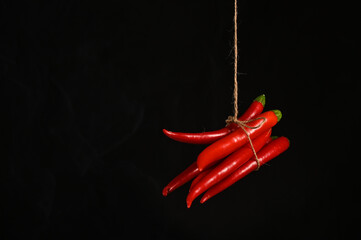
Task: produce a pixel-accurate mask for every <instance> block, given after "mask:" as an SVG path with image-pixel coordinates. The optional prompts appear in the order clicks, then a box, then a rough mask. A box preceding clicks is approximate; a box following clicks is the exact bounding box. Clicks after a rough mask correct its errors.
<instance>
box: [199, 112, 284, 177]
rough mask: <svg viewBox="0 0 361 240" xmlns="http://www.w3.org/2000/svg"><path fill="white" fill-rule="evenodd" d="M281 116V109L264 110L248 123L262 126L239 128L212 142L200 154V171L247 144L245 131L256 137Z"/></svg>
mask: <svg viewBox="0 0 361 240" xmlns="http://www.w3.org/2000/svg"><path fill="white" fill-rule="evenodd" d="M281 117H282V114H281V111H279V110H272V111H268V112H264V113H262V114H260V115H258V117H257V118H260V119H256V120H255V121H252V122H249V123H248V124H247V125H248V126H249V127H256V126H258V125H259V124H261V123H262V122H263V124H261V126H259V127H257V128H246V127H245V128H244V130H243V129H242V128H239V129H237V130H236V131H234V132H233V133H231V134H229V135H227V136H225V137H223V138H222V139H220V140H218V141H217V142H214V143H212V144H211V145H209V146H208V147H207V148H205V149H204V150H203V151H202V152H201V153H200V154H199V155H198V158H197V165H198V169H199V171H203V170H204V169H205V168H206V167H208V166H209V165H211V164H213V162H215V161H217V160H219V159H222V158H224V157H226V156H228V155H229V154H231V153H232V152H234V151H236V150H237V149H239V148H240V147H242V146H243V145H244V144H246V143H247V142H248V141H249V140H248V137H247V134H246V133H245V131H246V132H247V133H248V135H249V137H250V138H251V139H254V138H255V137H257V136H259V135H260V134H261V133H262V132H264V131H266V130H268V129H270V128H271V127H273V126H274V125H276V123H277V122H278V121H279V120H280V119H281Z"/></svg>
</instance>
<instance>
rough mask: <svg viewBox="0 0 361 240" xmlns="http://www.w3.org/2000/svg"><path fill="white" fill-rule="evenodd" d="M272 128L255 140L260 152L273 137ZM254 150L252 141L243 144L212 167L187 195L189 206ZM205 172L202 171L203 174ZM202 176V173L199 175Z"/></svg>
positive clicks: (238, 165) (247, 157) (243, 161)
mask: <svg viewBox="0 0 361 240" xmlns="http://www.w3.org/2000/svg"><path fill="white" fill-rule="evenodd" d="M271 131H272V130H271V128H270V129H269V130H268V131H264V132H263V133H262V134H261V135H259V136H258V137H256V138H255V139H254V140H253V147H254V150H255V151H256V152H258V151H259V150H260V149H261V148H262V147H263V146H264V145H265V144H266V142H267V141H268V140H269V139H271ZM252 156H253V151H252V148H251V145H250V143H248V144H247V145H245V146H243V147H242V148H240V149H239V150H237V151H236V152H234V153H232V154H231V155H229V156H228V157H227V158H226V159H225V160H223V161H222V162H221V163H220V164H218V165H217V166H216V167H215V168H213V169H212V171H211V172H210V173H208V174H207V175H206V176H204V177H203V178H202V179H201V180H200V181H199V182H198V183H197V184H196V185H195V186H194V187H193V188H192V189H191V190H190V192H189V194H188V196H187V207H188V208H189V207H190V206H191V204H192V202H193V200H194V199H195V198H197V197H198V196H199V195H201V194H202V193H203V192H205V191H206V190H207V189H209V188H210V187H212V186H213V185H215V184H217V183H218V182H220V181H222V180H223V179H224V178H226V177H227V176H229V175H230V174H231V173H233V172H234V171H235V170H236V169H237V168H239V167H240V166H242V165H243V164H244V163H245V162H247V161H248V160H249V159H251V158H252ZM202 173H203V172H201V174H202ZM198 176H200V175H198Z"/></svg>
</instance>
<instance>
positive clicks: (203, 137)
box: [163, 94, 266, 144]
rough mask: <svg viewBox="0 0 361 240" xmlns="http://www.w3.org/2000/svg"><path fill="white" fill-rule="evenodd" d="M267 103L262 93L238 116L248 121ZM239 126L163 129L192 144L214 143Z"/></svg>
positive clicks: (241, 119) (167, 133) (175, 137)
mask: <svg viewBox="0 0 361 240" xmlns="http://www.w3.org/2000/svg"><path fill="white" fill-rule="evenodd" d="M265 103H266V97H265V95H264V94H263V95H260V96H258V97H257V98H255V99H254V100H253V102H252V104H251V105H250V106H249V107H248V109H247V110H246V111H245V112H244V114H243V115H242V116H241V117H240V118H238V120H240V121H247V120H250V119H252V118H254V117H255V116H257V115H258V114H260V113H261V112H262V111H263V108H264V105H265ZM237 128H238V125H237V124H235V123H232V124H230V125H228V126H227V127H225V128H222V129H219V130H216V131H211V132H203V133H181V132H171V131H168V130H166V129H163V133H164V134H165V135H167V136H168V137H169V138H171V139H173V140H176V141H178V142H184V143H191V144H209V143H213V142H215V141H217V140H219V139H221V138H222V137H224V136H226V135H228V134H229V133H231V132H233V131H234V130H236V129H237Z"/></svg>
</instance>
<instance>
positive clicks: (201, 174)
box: [189, 168, 212, 191]
mask: <svg viewBox="0 0 361 240" xmlns="http://www.w3.org/2000/svg"><path fill="white" fill-rule="evenodd" d="M210 171H212V168H209V169H207V170H204V171H203V172H201V173H199V174H198V176H197V177H196V178H195V179H193V181H192V183H191V186H190V187H189V191H191V190H192V188H193V187H194V186H195V185H196V184H197V183H198V182H199V181H200V180H201V179H202V178H203V177H204V176H206V175H207V174H208V173H209V172H210Z"/></svg>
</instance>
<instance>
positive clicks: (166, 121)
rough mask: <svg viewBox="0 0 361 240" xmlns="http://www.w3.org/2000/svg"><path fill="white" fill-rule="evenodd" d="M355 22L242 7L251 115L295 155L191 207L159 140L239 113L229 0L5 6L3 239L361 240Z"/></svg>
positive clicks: (297, 6)
mask: <svg viewBox="0 0 361 240" xmlns="http://www.w3.org/2000/svg"><path fill="white" fill-rule="evenodd" d="M291 2H292V3H291ZM356 9H357V8H355V7H353V6H348V5H346V4H343V5H341V4H334V5H332V4H330V3H328V4H327V5H322V4H316V3H307V2H305V1H277V2H274V1H261V2H259V1H239V24H238V35H239V43H238V44H239V45H238V46H239V65H238V66H239V72H240V74H239V109H240V112H242V111H244V110H245V109H246V108H247V107H248V105H249V104H250V103H251V101H252V100H253V99H254V98H255V97H257V96H258V95H260V94H263V93H264V94H266V108H265V109H266V110H271V109H280V110H281V111H282V113H283V118H282V120H281V122H280V123H279V124H278V125H277V126H276V127H275V128H274V131H273V133H274V135H279V136H282V135H284V136H287V137H288V138H289V139H290V141H291V147H290V149H288V151H287V152H285V153H284V154H282V155H280V156H279V157H278V158H277V159H275V160H273V161H271V162H270V164H269V166H264V167H262V169H261V170H260V171H258V172H254V173H252V174H251V175H250V176H248V177H246V178H244V179H243V180H242V181H241V182H239V183H237V184H236V185H234V186H232V187H231V188H230V189H228V190H227V191H225V192H224V193H222V194H220V195H219V196H216V197H214V198H213V199H211V200H209V201H208V202H207V203H205V204H203V205H201V204H199V202H198V201H196V202H194V204H193V205H192V207H191V208H190V209H187V207H186V203H185V199H186V194H187V191H188V186H189V185H187V186H183V187H182V188H180V189H178V190H176V191H175V192H174V193H172V194H170V195H169V196H168V197H166V198H165V197H163V196H162V194H161V191H162V188H163V187H164V186H165V185H166V184H167V183H168V182H169V181H170V180H171V179H172V178H173V177H174V176H176V175H177V174H178V173H179V172H180V171H182V170H183V169H184V168H185V167H187V166H188V165H189V164H190V163H192V162H193V161H195V159H196V157H197V154H198V153H199V152H200V151H201V150H202V149H203V148H204V146H194V145H187V144H182V143H177V142H174V141H172V140H170V139H168V138H167V137H165V136H164V135H163V133H162V129H163V128H166V129H169V130H174V131H188V132H197V131H207V130H215V129H218V128H221V127H223V126H224V120H225V119H226V118H227V116H228V115H231V114H233V105H232V104H233V103H232V101H233V100H232V93H233V60H234V59H233V52H232V45H233V22H232V21H233V1H191V2H184V1H181V2H179V1H178V2H177V1H176V2H174V1H130V0H128V1H73V0H67V1H24V2H16V1H10V0H5V1H4V0H3V1H1V5H0V20H1V21H0V27H1V36H0V38H1V40H0V44H1V45H0V63H1V65H0V66H1V70H0V74H1V75H0V77H1V95H2V98H3V101H2V105H3V107H2V114H1V116H2V118H3V119H5V120H7V122H8V123H6V124H3V125H2V129H3V130H4V131H3V134H2V136H3V138H4V139H5V145H3V146H5V148H4V150H3V155H2V157H1V166H0V168H1V173H2V174H1V175H2V178H1V179H2V180H1V185H2V193H1V198H2V201H4V203H3V204H2V208H3V209H2V214H1V215H2V218H4V220H5V222H6V224H5V225H3V230H1V239H25V238H26V239H93V238H94V239H122V238H125V239H135V237H142V238H143V239H261V238H263V239H264V238H267V239H268V238H270V239H320V238H322V239H344V238H346V236H353V238H354V239H356V238H360V237H361V234H360V232H359V231H358V226H359V224H360V206H359V205H360V204H359V203H360V199H359V198H357V197H356V194H357V192H359V189H360V184H359V177H358V176H359V173H358V172H359V168H358V167H357V166H358V162H359V160H360V159H359V156H357V154H356V151H357V150H358V149H357V148H358V144H359V143H360V141H359V133H358V132H359V122H360V121H359V118H358V114H359V113H358V112H359V107H357V106H358V104H357V103H358V100H359V90H360V89H359V87H360V78H359V73H358V72H357V71H356V67H357V66H359V64H358V61H355V58H356V57H358V58H359V56H360V55H359V51H358V50H359V49H358V45H359V42H357V41H356V39H355V37H354V36H355V35H356V33H357V32H358V30H357V29H358V28H357V27H356V26H357V24H355V22H356V18H357V16H358V15H359V13H358V12H357V11H356Z"/></svg>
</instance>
